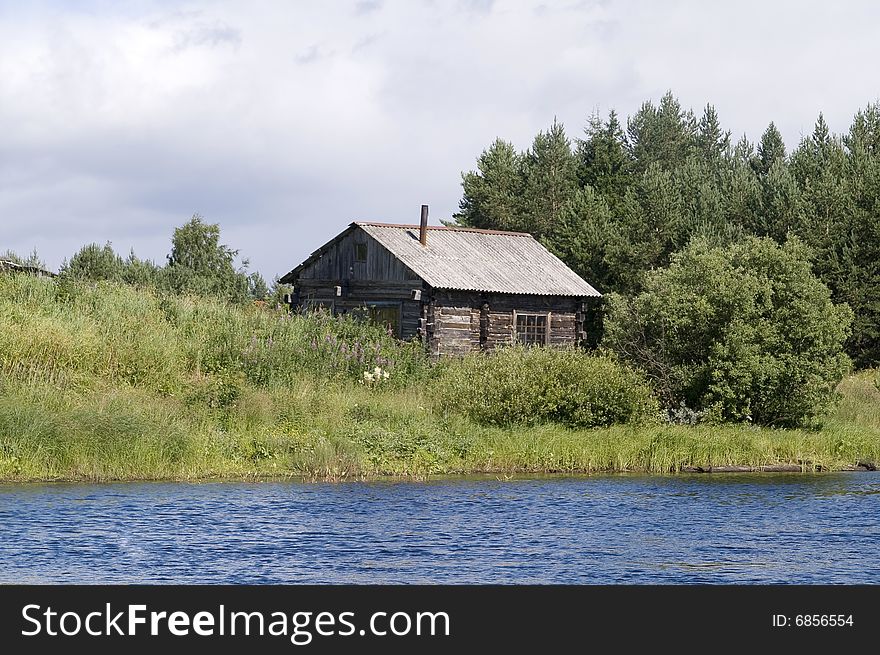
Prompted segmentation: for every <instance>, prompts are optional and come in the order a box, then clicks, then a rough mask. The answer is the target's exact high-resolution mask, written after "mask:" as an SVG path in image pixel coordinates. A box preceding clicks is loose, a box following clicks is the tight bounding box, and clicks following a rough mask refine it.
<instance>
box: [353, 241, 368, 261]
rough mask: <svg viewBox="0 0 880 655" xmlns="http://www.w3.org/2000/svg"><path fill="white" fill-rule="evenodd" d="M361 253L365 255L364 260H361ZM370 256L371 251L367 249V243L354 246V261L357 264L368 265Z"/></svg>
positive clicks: (363, 242)
mask: <svg viewBox="0 0 880 655" xmlns="http://www.w3.org/2000/svg"><path fill="white" fill-rule="evenodd" d="M361 253H363V258H361ZM368 254H369V250H368V249H367V242H366V241H362V242H357V241H355V244H354V261H355V263H356V264H366V263H367V256H368Z"/></svg>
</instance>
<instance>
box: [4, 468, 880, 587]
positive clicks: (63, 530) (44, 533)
mask: <svg viewBox="0 0 880 655" xmlns="http://www.w3.org/2000/svg"><path fill="white" fill-rule="evenodd" d="M878 518H880V473H850V474H822V475H809V476H802V475H785V474H783V475H770V474H762V475H754V476H751V475H749V476H747V475H742V474H739V475H727V476H724V475H718V474H711V475H702V476H700V475H694V476H685V475H682V476H678V477H635V476H607V477H606V476H603V477H582V478H546V477H545V478H538V479H518V480H509V481H499V480H494V479H479V480H476V479H468V480H441V481H432V482H427V483H412V482H393V483H392V482H372V483H346V484H301V483H290V482H283V483H279V482H266V483H253V484H251V483H208V484H187V483H137V484H100V485H99V484H92V485H85V484H76V485H72V484H46V485H0V582H16V583H54V582H59V583H235V584H245V583H516V584H519V583H555V584H559V583H561V584H567V583H583V584H607V583H638V584H642V583H687V584H694V583H712V584H720V583H836V584H855V583H875V582H877V580H878V577H877V574H878V573H880V527H878Z"/></svg>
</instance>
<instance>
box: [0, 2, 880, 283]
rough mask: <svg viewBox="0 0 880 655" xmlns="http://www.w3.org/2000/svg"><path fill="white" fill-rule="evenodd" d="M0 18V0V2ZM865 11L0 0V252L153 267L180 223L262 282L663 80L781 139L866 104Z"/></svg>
mask: <svg viewBox="0 0 880 655" xmlns="http://www.w3.org/2000/svg"><path fill="white" fill-rule="evenodd" d="M0 7H2V5H0ZM878 14H880V11H878V10H877V9H875V8H874V6H873V5H872V3H863V4H858V3H848V4H846V5H845V10H844V9H840V7H839V5H833V6H832V5H829V4H828V3H821V4H820V3H815V4H813V3H801V2H779V3H766V2H763V3H757V2H752V3H737V4H726V3H724V4H722V3H701V2H676V3H670V2H663V3H656V2H650V1H647V0H645V1H643V2H595V3H592V2H546V3H543V4H540V3H527V2H512V1H507V2H504V1H498V2H424V3H415V2H405V1H402V0H398V1H396V2H356V1H352V2H308V3H303V2H297V3H288V2H281V1H277V2H256V3H255V2H247V3H245V2H210V3H208V2H190V3H183V4H181V3H173V4H169V3H165V2H161V1H159V0H157V1H156V2H143V3H141V4H138V5H134V8H132V5H125V9H120V8H119V6H118V5H116V4H112V3H111V4H100V3H99V4H96V5H93V6H88V5H81V4H75V5H71V4H68V3H57V4H52V3H49V4H42V5H27V6H26V8H22V6H21V5H13V8H6V9H4V8H0V126H2V129H0V249H5V248H7V247H10V248H13V249H17V250H21V251H25V252H26V251H29V250H30V249H31V248H32V247H34V246H36V247H37V249H38V250H39V252H40V253H41V254H42V255H43V256H44V257H45V258H46V259H47V260H48V263H49V264H50V266H52V267H57V266H58V264H60V262H61V259H62V258H63V257H66V256H69V255H70V254H72V253H73V252H74V251H75V250H76V249H77V248H78V247H79V246H81V245H82V244H84V243H86V242H89V241H97V242H104V241H106V240H111V241H113V243H114V245H115V246H116V247H117V249H119V250H120V251H123V252H127V251H128V249H129V248H131V247H134V249H135V251H136V252H137V253H138V254H139V255H141V256H148V257H153V258H156V259H161V258H162V257H163V256H164V254H165V253H166V252H167V245H168V241H169V238H170V235H171V231H172V229H173V227H174V226H176V225H179V224H181V223H182V222H184V221H185V220H186V219H187V218H188V217H189V216H190V215H191V214H192V213H193V212H196V211H198V212H200V213H202V214H203V215H204V216H205V218H206V219H207V220H210V221H214V222H219V223H220V224H221V227H222V229H223V234H224V238H225V240H226V241H227V243H229V244H230V245H232V246H233V247H236V248H239V249H240V250H241V251H242V254H244V255H246V256H248V257H249V258H250V259H251V262H252V265H253V266H255V267H256V268H258V269H259V270H260V271H261V272H263V273H264V275H265V276H266V277H267V278H271V277H272V276H273V275H274V274H278V273H283V272H285V271H286V270H288V269H289V268H291V267H292V266H293V265H295V264H296V263H298V262H299V261H300V260H301V259H302V258H303V257H305V256H306V255H307V254H308V253H309V252H311V250H313V249H314V248H315V247H316V246H317V245H320V243H322V242H323V241H324V240H326V239H328V238H329V237H331V236H332V235H333V234H335V233H336V232H337V231H338V230H339V229H341V228H342V227H343V226H344V225H345V224H346V223H347V222H349V221H350V220H354V219H359V218H372V219H383V220H389V221H406V220H410V221H414V220H415V219H416V217H417V213H418V208H419V205H420V204H421V203H422V202H428V203H430V204H431V214H432V219H434V220H436V219H439V218H441V217H448V216H449V215H450V214H451V213H452V212H453V211H454V210H455V208H456V206H457V202H458V198H459V194H460V186H459V173H460V172H461V171H462V170H463V169H468V168H470V167H472V166H473V163H474V160H475V158H476V156H477V155H478V154H479V152H480V150H481V149H482V148H483V147H485V146H486V145H487V144H488V143H489V142H491V141H492V140H493V139H494V138H495V137H496V136H501V137H504V138H508V139H511V140H513V141H514V142H515V143H516V144H517V145H518V146H519V147H521V148H525V147H527V145H528V144H529V141H530V140H531V138H532V136H533V135H534V134H535V133H536V132H537V131H538V130H540V129H543V128H545V127H547V125H549V123H550V122H551V121H552V120H553V117H554V116H558V117H559V119H560V120H562V121H563V122H565V123H566V125H567V127H568V131H569V134H570V135H571V136H577V135H579V134H580V132H581V129H582V127H583V125H584V123H585V121H586V119H587V117H588V116H589V114H590V113H592V112H593V111H594V110H596V109H598V110H600V111H601V112H603V113H604V112H607V111H608V110H609V109H611V108H615V109H617V110H618V111H619V112H620V113H622V114H624V115H626V114H630V113H632V112H633V111H635V110H636V109H637V108H638V106H639V104H640V103H641V102H642V101H644V100H646V99H649V98H650V99H654V100H656V99H657V98H659V96H660V95H662V93H663V92H665V91H666V90H667V89H672V90H673V91H674V92H675V93H676V94H677V95H678V96H679V98H680V100H681V101H682V104H683V105H685V106H691V107H693V108H694V109H695V110H696V111H699V110H700V109H701V108H702V106H703V105H704V104H705V103H706V102H711V103H713V104H714V105H715V106H716V108H717V109H718V111H719V114H720V116H721V119H722V122H723V124H724V126H725V127H726V128H728V129H731V130H732V131H733V133H734V135H736V136H738V135H740V134H742V133H743V132H746V133H748V135H749V136H750V138H752V140H755V139H757V138H758V137H759V136H760V133H761V132H762V131H763V129H764V128H765V127H766V125H767V123H768V122H769V121H770V120H773V121H775V122H776V124H777V125H778V126H779V127H780V129H781V130H782V132H783V135H784V136H785V137H786V140H787V141H788V143H789V146H793V145H795V144H796V142H797V140H798V138H799V136H800V135H801V134H802V133H808V132H809V131H810V130H811V129H812V125H813V122H814V121H815V118H816V115H817V114H818V112H819V111H820V110H822V111H824V112H825V116H826V119H827V120H828V121H829V124H830V125H831V127H832V129H834V130H837V131H841V130H845V129H846V128H847V127H848V125H849V121H850V119H851V117H852V114H853V113H854V112H855V111H856V110H857V109H859V108H860V107H863V106H864V105H865V104H867V103H868V102H871V101H875V100H877V91H876V88H874V87H871V86H870V85H869V84H868V82H869V80H870V79H871V78H870V76H868V75H865V74H864V73H862V72H861V71H862V70H864V68H865V66H866V65H867V63H868V62H870V61H874V60H877V59H878V55H880V44H878V42H877V40H876V39H875V36H874V33H873V26H875V25H876V24H877V18H878V17H880V16H878Z"/></svg>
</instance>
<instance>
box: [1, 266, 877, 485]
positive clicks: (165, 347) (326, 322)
mask: <svg viewBox="0 0 880 655" xmlns="http://www.w3.org/2000/svg"><path fill="white" fill-rule="evenodd" d="M375 366H379V367H380V368H382V369H383V370H384V371H388V372H389V376H388V378H387V379H384V376H383V377H382V379H381V380H380V381H378V382H374V383H373V382H367V383H364V382H361V381H359V380H361V379H362V374H363V371H364V370H368V369H369V370H372V369H373V368H374V367H375ZM0 375H2V377H0V480H5V481H30V480H62V479H63V480H126V479H202V478H210V477H232V478H252V477H262V476H296V477H304V478H306V479H334V480H338V479H357V478H362V477H372V476H384V475H392V476H415V477H423V476H428V475H435V474H464V473H477V472H490V473H498V474H508V473H525V472H571V473H582V472H596V471H633V472H650V473H670V472H676V471H679V470H681V469H683V468H687V467H702V468H708V467H718V466H730V465H744V466H755V467H759V466H767V465H777V464H797V465H801V466H802V467H803V468H804V469H805V470H816V469H818V468H821V469H823V470H835V469H840V468H845V467H849V466H853V465H855V464H857V463H858V462H871V463H877V462H880V391H878V390H877V387H876V386H875V383H874V376H873V374H871V373H861V374H858V375H855V376H851V377H849V378H847V379H845V380H844V381H843V383H842V384H841V386H840V392H841V394H842V401H841V403H840V404H839V406H838V407H837V408H836V410H835V412H834V413H833V414H832V415H830V416H829V417H828V418H827V420H826V421H825V422H824V425H823V426H822V428H821V429H818V430H770V429H759V428H755V427H751V426H720V427H718V426H696V427H690V426H673V425H668V424H662V423H656V424H654V423H644V422H642V423H630V424H622V425H612V426H610V427H603V428H593V429H582V428H570V427H565V426H563V425H561V424H558V423H546V424H541V425H535V426H531V427H519V428H510V427H504V426H491V425H486V424H483V423H476V422H475V421H474V420H472V419H471V418H468V417H466V416H465V415H464V414H462V413H459V412H456V411H455V408H454V407H450V403H448V402H445V403H444V402H441V401H440V398H439V395H438V393H437V385H438V384H440V383H441V382H439V381H438V375H439V374H438V372H437V369H436V367H431V366H430V364H429V363H428V362H426V361H424V359H423V358H422V357H421V356H420V355H419V353H418V350H417V348H414V347H412V346H410V345H405V344H404V345H401V344H396V343H395V342H394V340H393V339H390V338H389V337H388V336H387V335H385V334H384V333H383V332H382V331H381V330H379V329H376V328H372V327H369V326H364V325H360V324H356V323H339V322H337V321H333V320H331V319H328V318H327V317H320V316H319V317H313V318H307V319H302V318H299V317H293V318H290V317H287V316H285V315H283V314H280V313H275V312H272V311H267V310H264V309H260V308H254V307H243V308H230V307H227V306H225V305H222V304H219V303H213V302H211V301H206V300H194V299H185V298H177V297H173V296H161V295H156V294H154V293H152V292H149V291H137V290H135V289H131V288H128V287H119V286H113V285H106V286H98V287H82V286H71V285H65V284H63V283H57V282H53V281H48V280H37V279H33V278H27V277H22V276H18V277H14V276H0Z"/></svg>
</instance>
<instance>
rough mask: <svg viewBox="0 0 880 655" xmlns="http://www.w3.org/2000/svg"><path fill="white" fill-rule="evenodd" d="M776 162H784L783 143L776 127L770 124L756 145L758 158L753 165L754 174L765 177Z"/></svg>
mask: <svg viewBox="0 0 880 655" xmlns="http://www.w3.org/2000/svg"><path fill="white" fill-rule="evenodd" d="M777 161H785V142H784V141H783V140H782V134H780V133H779V130H778V129H776V125H775V124H774V123H773V122H771V123H770V125H768V126H767V129H766V130H764V134H762V135H761V141H760V143H759V144H758V156H757V157H756V158H755V160H754V164H753V165H754V169H755V172H756V173H757V174H758V175H767V174H768V173H769V172H770V168H771V167H772V166H773V164H774V163H776V162H777Z"/></svg>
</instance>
